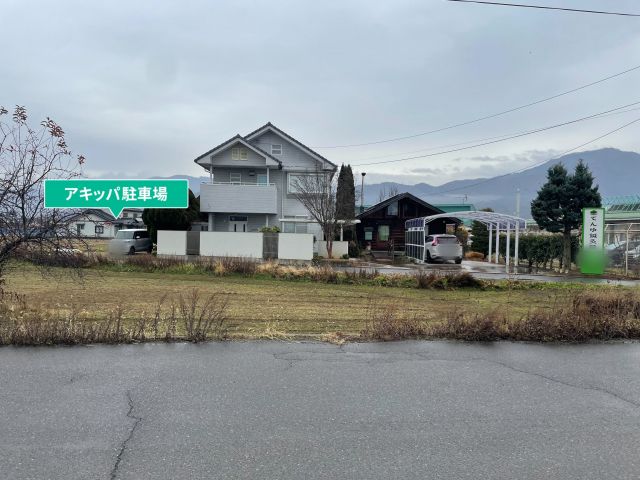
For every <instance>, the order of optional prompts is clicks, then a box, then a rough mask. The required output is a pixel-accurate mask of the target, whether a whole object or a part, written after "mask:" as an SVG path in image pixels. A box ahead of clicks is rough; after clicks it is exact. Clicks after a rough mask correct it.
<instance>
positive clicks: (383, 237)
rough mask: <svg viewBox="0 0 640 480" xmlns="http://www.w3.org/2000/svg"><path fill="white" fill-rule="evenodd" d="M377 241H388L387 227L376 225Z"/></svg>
mask: <svg viewBox="0 0 640 480" xmlns="http://www.w3.org/2000/svg"><path fill="white" fill-rule="evenodd" d="M378 241H379V242H387V241H389V225H378Z"/></svg>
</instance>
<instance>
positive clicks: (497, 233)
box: [496, 223, 500, 264]
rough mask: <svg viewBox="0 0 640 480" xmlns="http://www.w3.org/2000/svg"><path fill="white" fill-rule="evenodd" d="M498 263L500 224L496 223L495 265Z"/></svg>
mask: <svg viewBox="0 0 640 480" xmlns="http://www.w3.org/2000/svg"><path fill="white" fill-rule="evenodd" d="M499 263H500V224H499V223H496V264H499Z"/></svg>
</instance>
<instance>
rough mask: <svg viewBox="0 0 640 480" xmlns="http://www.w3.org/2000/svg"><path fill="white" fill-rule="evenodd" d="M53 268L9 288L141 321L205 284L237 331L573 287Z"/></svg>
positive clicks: (507, 299) (97, 314)
mask: <svg viewBox="0 0 640 480" xmlns="http://www.w3.org/2000/svg"><path fill="white" fill-rule="evenodd" d="M70 272H71V270H70V269H61V268H53V269H51V270H50V273H48V274H46V275H43V274H42V272H41V271H40V270H39V269H37V268H36V267H33V266H30V265H28V264H20V265H17V266H15V267H14V268H12V269H11V270H10V272H9V275H8V276H7V283H6V285H5V290H7V291H11V292H15V293H19V294H21V295H23V296H24V297H25V299H26V301H27V304H28V305H30V306H33V307H34V308H37V309H43V310H46V311H48V312H50V313H51V314H52V315H56V316H59V315H61V314H62V315H64V314H65V313H68V312H71V311H76V312H80V314H81V315H80V316H81V318H86V319H87V320H104V319H106V318H108V317H109V315H110V313H111V312H113V311H114V309H117V308H122V311H123V318H124V319H125V321H128V322H135V321H136V320H137V319H138V318H140V317H141V316H142V315H144V314H147V315H149V314H151V313H152V312H153V311H154V310H155V309H156V307H157V305H158V303H159V302H161V301H162V300H163V299H164V304H163V305H164V306H165V307H164V308H168V305H169V303H170V302H171V299H175V298H176V297H177V295H179V294H183V295H185V294H187V293H189V292H191V291H192V290H193V289H197V290H198V292H199V293H200V295H201V297H202V298H204V297H207V296H209V295H210V294H215V295H216V296H222V297H224V298H225V299H226V301H227V302H228V307H227V310H226V316H227V321H226V324H227V327H228V333H229V335H230V336H232V337H279V336H287V335H289V336H320V335H323V334H325V335H326V334H333V333H335V332H341V333H343V334H347V335H350V334H357V333H359V332H360V331H362V329H363V328H364V327H365V326H366V324H367V321H368V320H370V319H371V317H372V315H374V314H375V312H376V311H380V310H382V309H385V308H389V306H393V308H394V309H395V310H396V315H397V316H398V317H400V318H407V319H418V320H420V321H422V320H427V321H429V320H436V321H440V320H442V319H443V318H445V317H446V316H447V315H451V314H455V313H464V314H468V315H474V314H477V313H490V312H496V311H499V312H501V313H504V314H506V315H507V316H513V317H514V318H516V317H520V316H522V315H524V314H526V313H527V311H528V310H530V309H531V308H534V307H535V308H538V307H542V308H548V309H553V308H556V307H558V306H559V305H562V304H565V303H566V302H567V297H568V295H570V291H571V290H570V289H567V288H548V289H544V288H540V289H537V288H536V289H533V288H528V289H514V290H508V289H506V290H505V289H500V290H495V289H485V290H479V289H457V290H444V291H443V290H422V289H417V288H394V287H381V286H369V285H366V286H365V285H335V284H326V283H321V282H310V281H289V280H279V279H272V278H264V277H243V276H240V275H228V276H213V275H204V274H179V273H145V272H117V271H109V270H99V269H87V270H84V271H82V275H81V276H80V277H77V276H71V275H70Z"/></svg>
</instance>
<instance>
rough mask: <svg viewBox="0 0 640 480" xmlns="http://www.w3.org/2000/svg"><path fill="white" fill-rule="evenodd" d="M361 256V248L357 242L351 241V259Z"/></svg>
mask: <svg viewBox="0 0 640 480" xmlns="http://www.w3.org/2000/svg"><path fill="white" fill-rule="evenodd" d="M359 256H360V247H359V246H358V243H357V242H354V241H353V240H351V241H350V242H349V257H351V258H358V257H359Z"/></svg>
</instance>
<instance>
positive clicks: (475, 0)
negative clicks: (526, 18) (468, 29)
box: [448, 0, 640, 17]
mask: <svg viewBox="0 0 640 480" xmlns="http://www.w3.org/2000/svg"><path fill="white" fill-rule="evenodd" d="M448 1H449V2H461V3H480V4H484V5H498V6H501V7H522V8H539V9H543V10H562V11H564V12H578V13H597V14H600V15H618V16H622V17H640V14H638V13H623V12H608V11H602V10H582V9H580V8H565V7H550V6H545V5H528V4H523V3H503V2H486V1H481V0H448Z"/></svg>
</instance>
